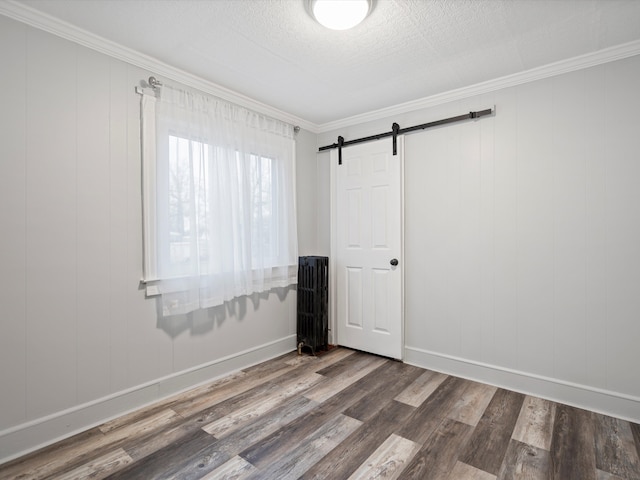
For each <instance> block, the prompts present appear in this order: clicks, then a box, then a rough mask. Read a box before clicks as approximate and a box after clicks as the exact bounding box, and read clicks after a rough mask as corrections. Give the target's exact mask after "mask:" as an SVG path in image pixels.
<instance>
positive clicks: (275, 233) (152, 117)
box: [142, 86, 298, 315]
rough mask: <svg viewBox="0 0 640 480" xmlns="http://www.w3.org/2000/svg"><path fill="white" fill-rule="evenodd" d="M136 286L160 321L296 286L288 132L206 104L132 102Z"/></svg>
mask: <svg viewBox="0 0 640 480" xmlns="http://www.w3.org/2000/svg"><path fill="white" fill-rule="evenodd" d="M142 135H143V138H142V146H143V190H144V220H145V222H144V223H145V232H144V233H145V235H144V237H145V273H144V275H145V280H146V281H147V282H148V285H156V286H157V287H158V290H159V292H160V294H161V295H162V307H163V315H175V314H181V313H187V312H190V311H193V310H195V309H197V308H207V307H211V306H215V305H220V304H222V303H223V302H225V301H227V300H230V299H232V298H234V297H237V296H241V295H249V294H252V293H255V292H262V291H266V290H269V289H271V288H274V287H285V286H287V285H290V284H293V283H296V281H297V278H296V276H297V257H298V252H297V231H296V210H295V199H296V194H295V143H294V136H293V127H292V126H291V125H288V124H285V123H283V122H280V121H278V120H274V119H272V118H269V117H266V116H264V115H261V114H258V113H256V112H253V111H250V110H247V109H246V108H243V107H240V106H237V105H233V104H229V103H227V102H224V101H222V100H220V99H217V98H215V97H211V96H206V95H203V94H198V93H194V92H189V91H184V90H180V89H176V88H172V87H167V86H165V87H162V93H161V95H160V96H159V97H158V98H155V97H152V96H149V95H143V97H142Z"/></svg>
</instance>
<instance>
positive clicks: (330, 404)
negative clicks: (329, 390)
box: [240, 385, 367, 468]
mask: <svg viewBox="0 0 640 480" xmlns="http://www.w3.org/2000/svg"><path fill="white" fill-rule="evenodd" d="M366 394H367V392H366V391H365V390H362V389H361V388H358V387H356V386H353V385H352V386H351V387H349V388H347V389H345V390H343V391H342V392H340V393H338V394H336V395H334V396H333V397H331V398H330V399H329V400H327V401H326V402H323V403H321V404H320V405H318V407H317V408H315V409H314V410H313V411H311V412H310V414H309V415H305V416H304V417H301V418H298V419H296V420H294V421H292V422H291V423H289V424H288V425H286V426H284V427H282V428H280V429H278V430H277V431H275V432H273V433H272V434H271V435H269V436H268V437H266V438H264V439H260V440H258V441H256V442H254V443H253V445H251V446H250V447H249V448H247V449H245V450H244V451H242V452H241V453H240V456H242V458H244V459H246V460H247V461H248V462H250V463H252V464H253V465H255V466H257V467H259V468H262V467H264V465H266V464H268V463H269V462H271V461H272V460H273V459H274V458H278V457H279V456H281V455H284V454H285V453H286V452H288V451H290V450H292V449H293V448H295V447H296V446H297V445H298V444H299V443H300V441H302V439H304V438H306V437H307V436H309V435H310V434H312V433H313V432H314V431H316V430H317V429H319V428H321V426H322V425H323V424H324V423H326V422H328V421H330V420H331V419H332V418H334V417H335V416H336V415H338V414H339V413H342V412H344V411H345V410H346V409H347V408H349V407H350V406H351V405H353V404H354V403H355V402H357V401H358V400H360V399H361V398H362V397H363V396H364V395H366Z"/></svg>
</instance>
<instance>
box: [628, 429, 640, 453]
mask: <svg viewBox="0 0 640 480" xmlns="http://www.w3.org/2000/svg"><path fill="white" fill-rule="evenodd" d="M629 426H630V427H631V433H633V440H634V441H635V443H636V452H638V456H639V457H640V425H638V424H637V423H631V422H630V423H629Z"/></svg>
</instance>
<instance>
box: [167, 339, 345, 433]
mask: <svg viewBox="0 0 640 480" xmlns="http://www.w3.org/2000/svg"><path fill="white" fill-rule="evenodd" d="M353 353H354V352H353V350H349V349H343V348H338V349H335V350H332V351H331V352H329V353H327V354H326V355H323V356H322V357H309V356H306V357H305V356H301V357H298V356H297V355H295V356H294V355H293V354H288V355H286V356H284V357H279V358H278V359H276V361H273V360H272V361H269V362H266V363H267V365H263V364H259V365H256V366H254V367H251V368H248V369H246V370H245V371H242V372H240V373H238V374H237V378H236V379H234V380H233V381H232V382H227V381H225V379H221V380H219V381H216V382H214V383H213V384H211V386H209V387H205V388H203V389H202V390H201V392H200V395H198V396H196V397H189V398H187V399H180V398H177V399H176V400H175V402H174V403H171V404H170V405H171V407H172V409H173V410H175V411H176V412H177V413H179V414H180V415H182V416H183V417H190V416H192V415H194V414H197V413H200V412H205V411H207V410H208V409H211V408H213V407H216V406H219V405H220V404H221V403H223V402H227V401H229V400H230V399H233V398H234V397H236V400H241V397H239V395H241V394H245V395H246V396H247V397H248V396H250V395H251V394H252V393H253V394H255V395H260V394H259V393H258V392H259V389H260V387H264V389H265V390H268V389H269V388H278V387H277V384H279V383H280V382H282V381H287V380H291V379H292V378H294V377H298V376H301V375H304V374H305V373H307V371H308V369H309V368H312V369H314V370H315V369H323V368H325V367H327V366H330V365H332V364H333V363H335V362H339V361H341V360H343V359H345V358H346V357H349V356H350V355H352V354H353ZM283 360H284V361H283ZM267 384H268V385H267ZM231 403H233V402H231ZM223 410H224V409H223ZM229 411H230V410H228V411H226V413H228V412H229ZM226 413H225V414H226ZM216 418H217V417H216ZM206 420H207V419H205V420H204V421H206Z"/></svg>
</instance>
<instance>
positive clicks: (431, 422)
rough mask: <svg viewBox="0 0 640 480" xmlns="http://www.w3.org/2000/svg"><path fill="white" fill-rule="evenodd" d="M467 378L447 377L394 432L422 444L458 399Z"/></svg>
mask: <svg viewBox="0 0 640 480" xmlns="http://www.w3.org/2000/svg"><path fill="white" fill-rule="evenodd" d="M466 382H467V380H463V379H460V378H455V377H448V378H447V379H446V380H445V381H443V382H442V383H441V384H440V386H439V387H438V388H436V390H435V391H434V392H433V394H432V395H430V396H429V398H428V399H427V400H426V401H424V402H423V403H422V404H421V405H420V406H419V407H418V408H416V410H415V412H413V414H412V415H411V417H410V418H409V419H408V420H407V421H406V422H405V424H404V425H399V426H398V430H397V431H396V432H395V433H397V434H398V435H400V436H401V437H403V438H407V439H409V440H412V441H414V442H416V443H420V444H424V442H426V441H427V439H428V438H429V437H430V436H431V434H432V433H433V432H434V431H435V430H436V429H437V428H438V426H439V425H440V423H441V422H442V420H443V418H444V417H445V416H446V415H447V413H449V411H450V410H451V408H452V407H453V405H455V403H456V402H457V401H458V398H460V395H461V394H462V392H463V391H464V389H465V387H466Z"/></svg>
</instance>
